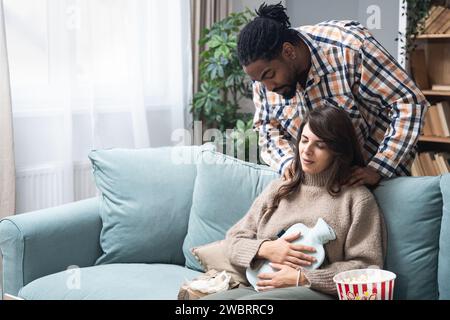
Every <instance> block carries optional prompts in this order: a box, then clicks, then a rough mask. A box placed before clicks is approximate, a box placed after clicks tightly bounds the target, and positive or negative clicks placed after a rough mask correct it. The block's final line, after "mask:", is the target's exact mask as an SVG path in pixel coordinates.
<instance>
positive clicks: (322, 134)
mask: <svg viewBox="0 0 450 320" xmlns="http://www.w3.org/2000/svg"><path fill="white" fill-rule="evenodd" d="M306 124H309V127H310V129H311V131H312V132H313V133H314V134H315V135H316V136H317V137H319V138H320V139H321V140H323V141H324V143H325V144H326V145H327V147H328V148H329V149H330V151H331V152H332V154H333V161H332V163H331V165H330V167H328V168H327V169H326V170H330V179H329V180H328V181H327V183H326V186H325V187H326V189H327V191H328V193H329V194H330V195H332V196H337V195H338V194H339V193H340V192H341V185H343V184H344V183H345V182H346V181H347V180H348V178H349V177H350V175H351V170H352V167H353V166H359V167H363V166H365V163H364V158H363V156H362V152H361V147H360V145H359V143H358V139H357V137H356V133H355V128H354V127H353V124H352V121H351V120H350V117H349V116H348V115H347V112H346V111H344V110H343V109H341V108H338V107H335V106H330V105H326V106H322V107H319V108H316V109H314V110H312V111H310V112H309V113H308V114H307V115H306V117H305V118H304V121H303V123H302V125H301V126H300V129H299V133H298V137H297V140H296V143H295V146H294V160H293V168H295V173H294V176H293V177H292V179H291V180H289V181H287V182H286V183H284V184H283V185H282V186H281V187H280V188H279V189H278V192H277V193H276V195H275V196H274V198H273V200H272V203H271V205H269V206H266V207H265V208H264V209H263V210H264V211H265V212H264V213H265V214H272V213H273V212H274V211H275V210H276V209H277V208H278V205H279V204H280V201H281V200H283V199H286V198H289V197H290V196H292V195H294V194H296V193H297V192H299V191H300V188H301V185H302V184H303V183H304V180H305V172H304V171H303V168H302V163H301V161H300V155H299V148H298V144H299V142H300V140H301V137H302V133H303V129H304V128H305V126H306Z"/></svg>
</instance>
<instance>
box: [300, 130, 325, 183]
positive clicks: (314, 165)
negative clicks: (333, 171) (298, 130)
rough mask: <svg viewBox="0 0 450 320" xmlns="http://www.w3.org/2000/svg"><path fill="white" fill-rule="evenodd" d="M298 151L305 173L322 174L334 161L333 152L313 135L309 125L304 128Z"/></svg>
mask: <svg viewBox="0 0 450 320" xmlns="http://www.w3.org/2000/svg"><path fill="white" fill-rule="evenodd" d="M298 149H299V155H300V160H301V163H302V168H303V171H304V172H305V173H308V174H317V173H320V172H322V171H324V170H325V169H327V168H328V167H329V166H330V165H331V162H332V161H333V154H332V152H331V150H330V149H329V148H328V146H327V145H326V144H325V142H323V141H322V140H321V139H320V138H319V137H317V136H316V135H315V134H314V133H312V131H311V129H310V127H309V123H307V124H306V125H305V127H304V128H303V132H302V136H301V139H300V142H299V144H298Z"/></svg>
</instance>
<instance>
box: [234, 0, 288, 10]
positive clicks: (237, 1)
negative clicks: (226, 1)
mask: <svg viewBox="0 0 450 320" xmlns="http://www.w3.org/2000/svg"><path fill="white" fill-rule="evenodd" d="M232 1H233V11H234V12H239V11H243V10H245V8H246V7H248V8H249V9H251V10H254V9H258V8H259V6H260V5H261V4H263V3H264V2H265V3H267V4H272V3H279V2H280V0H266V1H264V0H232ZM281 3H282V4H283V5H286V0H282V1H281Z"/></svg>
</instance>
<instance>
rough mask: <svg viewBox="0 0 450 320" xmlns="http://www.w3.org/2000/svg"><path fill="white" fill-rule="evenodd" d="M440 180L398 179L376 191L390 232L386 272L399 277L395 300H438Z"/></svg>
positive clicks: (429, 178) (432, 178) (440, 212)
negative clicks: (388, 271)
mask: <svg viewBox="0 0 450 320" xmlns="http://www.w3.org/2000/svg"><path fill="white" fill-rule="evenodd" d="M439 181H440V178H439V177H420V178H412V177H406V178H396V179H392V180H389V181H383V182H382V183H381V186H380V187H378V188H377V189H376V190H375V192H374V193H375V196H376V198H377V202H378V204H379V206H380V208H381V210H382V211H383V214H384V217H385V220H386V226H387V231H388V239H387V242H388V250H387V251H388V252H387V257H386V263H385V268H386V269H387V270H390V271H392V272H394V273H396V274H397V279H396V280H395V290H394V298H396V299H426V300H428V299H437V297H438V286H437V277H436V275H437V266H438V252H439V233H440V229H441V216H442V196H441V191H440V186H439Z"/></svg>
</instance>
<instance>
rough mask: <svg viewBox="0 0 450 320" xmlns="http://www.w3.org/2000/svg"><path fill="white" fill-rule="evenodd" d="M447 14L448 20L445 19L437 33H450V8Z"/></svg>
mask: <svg viewBox="0 0 450 320" xmlns="http://www.w3.org/2000/svg"><path fill="white" fill-rule="evenodd" d="M446 14H447V15H446V17H445V19H446V21H444V23H443V24H442V26H441V27H440V28H439V29H438V30H437V31H436V33H437V34H446V33H450V9H447V11H446Z"/></svg>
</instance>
